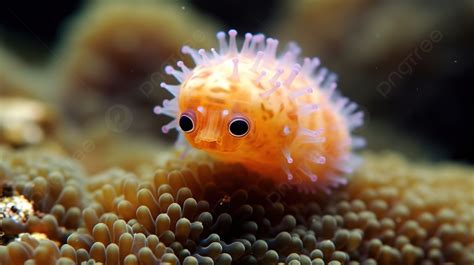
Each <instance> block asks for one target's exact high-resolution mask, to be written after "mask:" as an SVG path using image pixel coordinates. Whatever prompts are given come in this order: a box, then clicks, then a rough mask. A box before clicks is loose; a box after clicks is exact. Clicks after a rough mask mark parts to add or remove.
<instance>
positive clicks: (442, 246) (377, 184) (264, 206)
mask: <svg viewBox="0 0 474 265" xmlns="http://www.w3.org/2000/svg"><path fill="white" fill-rule="evenodd" d="M10 156H11V157H15V159H7V161H10V162H8V163H4V164H3V166H2V168H3V170H2V172H10V173H8V175H6V174H5V173H3V175H2V179H3V180H9V181H10V182H11V183H12V185H15V186H17V188H16V190H17V191H18V192H19V193H21V194H28V193H26V192H25V190H27V189H25V186H30V185H32V184H34V183H33V182H34V180H35V179H37V178H40V179H44V180H45V181H46V183H49V182H48V179H49V178H52V177H48V176H50V175H54V174H52V172H56V171H57V172H63V174H64V177H63V178H62V181H59V182H58V183H63V185H64V187H62V189H60V190H62V192H61V193H63V194H64V193H68V194H69V196H67V197H68V199H67V200H64V199H62V200H58V199H56V204H55V206H53V209H54V208H58V207H59V208H61V209H64V210H65V209H82V208H81V206H83V205H82V204H80V203H79V201H81V200H78V201H77V200H75V199H73V198H76V199H78V198H77V197H75V196H73V195H72V191H71V190H70V189H68V188H67V184H66V183H69V182H73V183H75V182H74V180H75V179H76V178H75V177H77V176H78V175H77V174H78V172H79V171H77V170H73V171H67V169H71V168H70V167H68V166H65V165H66V164H68V163H67V162H65V161H66V160H64V159H63V158H57V159H58V161H62V162H60V163H56V164H54V163H51V162H48V159H45V158H44V157H43V155H38V154H36V155H34V156H29V158H28V159H26V158H22V156H23V154H22V155H20V154H15V153H12V152H3V156H2V158H5V157H10ZM2 161H4V160H3V159H2ZM34 161H36V162H34ZM45 161H46V162H45ZM198 161H200V162H198ZM365 161H366V162H365V164H364V165H363V167H362V168H360V169H359V170H358V171H357V172H356V173H355V174H354V175H353V176H352V177H351V179H350V180H349V184H348V186H346V187H343V188H340V189H338V190H336V191H334V192H333V193H332V194H331V195H325V194H313V195H302V194H299V193H297V192H295V191H294V190H293V189H292V187H291V186H277V185H276V184H274V183H272V182H270V181H269V180H268V179H261V178H258V177H256V176H255V174H253V173H251V172H247V171H246V170H245V169H243V168H241V167H240V166H237V165H223V164H219V163H214V162H212V161H211V160H209V159H207V158H206V157H204V156H201V155H197V154H192V155H191V157H190V158H188V159H186V160H178V159H176V160H169V161H168V162H167V163H166V164H165V165H161V166H159V167H157V168H158V169H157V170H156V171H154V172H149V173H143V174H141V175H138V176H137V175H134V174H131V173H128V172H125V171H122V170H109V171H107V172H104V173H102V174H100V175H96V176H92V177H89V178H85V181H86V182H85V186H84V192H85V193H86V194H89V195H88V196H85V198H84V200H87V201H88V204H87V207H85V208H84V210H83V211H82V215H74V216H75V218H73V219H74V220H76V222H78V223H75V224H73V223H72V221H71V220H72V219H70V218H66V217H67V216H71V213H70V214H67V213H65V212H64V211H60V210H56V211H52V210H51V212H54V213H53V214H50V215H49V218H46V216H45V217H43V218H42V220H44V219H47V220H49V221H47V222H45V224H43V225H36V226H34V225H33V224H29V222H30V221H29V220H28V221H27V223H26V227H27V228H28V229H29V230H28V232H29V233H31V232H32V230H31V229H30V228H29V227H49V228H51V227H53V226H52V225H49V224H50V223H54V224H55V225H56V226H57V227H61V228H62V227H65V228H67V229H68V231H70V229H75V230H74V231H71V232H72V233H70V234H69V235H68V236H67V237H62V238H58V237H55V236H54V234H51V233H49V234H48V233H47V232H48V231H45V230H42V231H41V232H43V233H46V234H47V236H48V238H49V239H37V238H35V237H34V235H31V234H28V233H27V234H21V235H20V236H18V238H17V239H16V240H15V241H13V242H11V243H10V244H8V245H7V246H0V263H1V264H23V263H24V262H27V264H54V263H56V264H75V263H81V262H83V261H84V262H85V261H87V262H88V263H87V264H94V263H102V264H156V263H158V262H161V263H166V262H167V263H171V264H178V263H180V264H231V263H232V264H277V263H286V264H353V265H355V264H443V263H452V264H472V263H473V262H474V252H473V251H474V233H473V230H472V228H473V226H474V214H473V212H472V205H473V204H474V198H473V196H472V189H471V188H472V186H473V185H474V178H473V169H472V168H467V167H466V168H463V167H461V166H455V165H440V166H430V165H426V166H424V165H422V166H420V165H414V164H410V163H408V162H407V161H405V160H403V158H401V157H399V156H398V155H394V154H384V155H382V156H381V155H365ZM39 164H43V166H42V167H38V165H39ZM58 164H61V165H58ZM15 165H16V166H15ZM19 168H23V169H21V170H20V169H19ZM40 168H42V170H39V169H40ZM25 172H29V174H30V176H29V177H23V178H18V176H21V175H24V174H26V173H25ZM65 172H68V173H65ZM74 172H75V173H74ZM58 174H59V173H58ZM35 175H41V176H37V177H34V176H35ZM17 179H18V180H17ZM53 179H54V178H53ZM37 182H38V183H39V182H40V181H37ZM73 186H74V185H73ZM22 187H23V188H22ZM35 187H36V186H35ZM42 187H43V188H45V187H50V188H52V187H56V186H54V185H52V183H50V184H49V185H46V184H45V185H44V186H42ZM57 187H61V186H60V185H59V186H57ZM55 189H56V188H55ZM55 189H53V190H55ZM78 189H79V187H78ZM66 190H67V192H66ZM62 196H63V197H64V196H65V195H62ZM59 197H61V196H59ZM26 198H29V199H30V200H32V201H33V202H36V201H38V199H37V198H36V199H35V198H34V197H31V196H30V197H29V196H26ZM65 201H68V203H65ZM74 202H75V203H74ZM34 205H37V203H34ZM53 205H54V204H53ZM75 207H78V208H75ZM35 210H36V211H44V212H47V209H44V208H41V207H40V208H39V209H36V208H35ZM61 213H62V214H61ZM76 213H77V211H76ZM30 220H31V219H30ZM55 220H56V221H55ZM58 220H61V221H58ZM67 220H69V221H67ZM8 222H10V223H12V221H11V220H6V219H5V220H2V227H1V228H2V230H3V231H4V230H5V226H4V223H8ZM15 224H16V223H15ZM36 224H37V223H36ZM35 231H36V230H35ZM53 240H55V241H57V243H59V246H58V245H57V244H56V243H55V241H53Z"/></svg>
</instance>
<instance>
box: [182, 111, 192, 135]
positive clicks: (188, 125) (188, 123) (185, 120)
mask: <svg viewBox="0 0 474 265" xmlns="http://www.w3.org/2000/svg"><path fill="white" fill-rule="evenodd" d="M179 127H180V128H181V130H183V132H186V133H190V132H192V131H193V130H194V121H193V118H192V117H191V116H190V115H189V114H181V117H180V118H179Z"/></svg>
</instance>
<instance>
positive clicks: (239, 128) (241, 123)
mask: <svg viewBox="0 0 474 265" xmlns="http://www.w3.org/2000/svg"><path fill="white" fill-rule="evenodd" d="M249 127H250V126H249V122H248V121H247V120H245V119H244V118H235V119H233V120H232V121H231V122H230V123H229V132H230V134H232V136H235V137H242V136H245V135H246V134H247V133H248V132H249Z"/></svg>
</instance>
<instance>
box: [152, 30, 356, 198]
mask: <svg viewBox="0 0 474 265" xmlns="http://www.w3.org/2000/svg"><path fill="white" fill-rule="evenodd" d="M236 35H237V32H236V31H235V30H230V31H229V33H228V36H229V40H228V41H227V35H226V34H225V33H223V32H219V33H218V34H217V38H218V41H219V50H218V51H216V50H215V49H211V51H210V52H207V51H205V50H203V49H200V50H198V51H196V50H194V49H191V48H190V47H187V46H184V47H183V49H182V51H183V53H186V54H189V55H190V56H191V57H192V58H193V60H194V62H195V64H196V65H195V67H194V68H192V69H191V68H188V67H187V66H185V65H184V63H183V62H181V61H180V62H178V63H177V65H178V67H179V68H180V70H177V69H175V68H173V67H171V66H167V67H166V68H165V71H166V72H167V73H168V74H170V75H172V76H174V77H175V78H176V79H177V80H178V82H179V84H177V85H169V84H164V83H162V87H163V88H165V89H167V90H168V91H169V92H170V93H171V94H173V95H174V96H175V98H174V99H172V100H165V101H164V102H163V106H157V107H155V113H157V114H166V115H169V116H171V117H173V118H174V120H173V121H171V122H170V123H169V124H167V125H165V126H163V131H164V132H168V131H169V130H170V129H173V128H178V129H180V131H181V137H184V139H185V140H186V141H185V142H187V143H189V144H190V145H191V146H193V147H195V148H197V149H201V150H204V151H206V152H207V153H209V154H210V155H211V156H213V157H215V158H216V159H218V160H223V161H228V162H238V163H241V164H243V165H244V166H245V167H247V168H248V169H250V170H252V171H255V172H257V173H260V174H261V175H263V176H268V177H271V178H273V179H275V180H276V181H281V182H290V183H294V184H298V186H299V187H302V188H304V189H305V190H308V191H316V190H317V189H321V190H323V191H326V192H329V188H330V187H334V186H338V185H340V184H344V183H345V182H346V179H345V178H344V177H343V175H344V174H346V173H349V172H350V171H351V170H352V168H353V166H352V164H353V162H354V158H353V154H352V149H353V148H355V147H360V146H362V145H363V139H362V138H358V137H354V136H351V131H352V130H353V129H354V128H356V127H357V126H360V125H361V124H362V118H363V117H362V116H363V115H362V112H360V111H356V109H357V105H356V104H355V103H351V102H349V100H347V99H346V98H344V97H341V96H340V95H338V93H337V92H336V90H335V88H336V75H335V74H333V73H330V72H329V71H328V70H327V69H326V68H321V67H320V66H319V60H318V59H317V58H313V59H310V58H304V59H303V60H302V65H300V64H298V60H299V53H300V49H299V48H298V47H297V46H296V45H295V44H290V45H289V46H288V48H287V49H286V50H285V51H284V52H283V53H282V54H281V55H278V54H277V47H278V40H275V39H272V38H265V37H264V36H263V35H262V34H257V35H252V34H250V33H247V34H246V35H245V39H244V41H243V44H242V46H241V48H240V49H239V48H238V45H237V38H236Z"/></svg>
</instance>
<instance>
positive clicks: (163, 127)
mask: <svg viewBox="0 0 474 265" xmlns="http://www.w3.org/2000/svg"><path fill="white" fill-rule="evenodd" d="M161 131H162V132H163V133H164V134H168V133H169V132H170V129H169V128H168V126H166V125H164V126H162V127H161Z"/></svg>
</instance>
